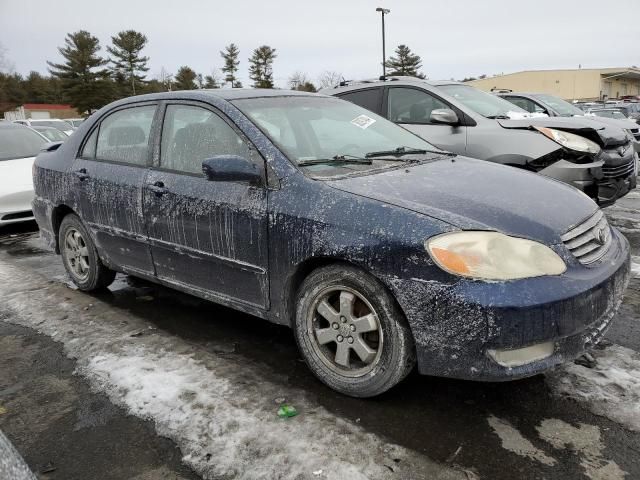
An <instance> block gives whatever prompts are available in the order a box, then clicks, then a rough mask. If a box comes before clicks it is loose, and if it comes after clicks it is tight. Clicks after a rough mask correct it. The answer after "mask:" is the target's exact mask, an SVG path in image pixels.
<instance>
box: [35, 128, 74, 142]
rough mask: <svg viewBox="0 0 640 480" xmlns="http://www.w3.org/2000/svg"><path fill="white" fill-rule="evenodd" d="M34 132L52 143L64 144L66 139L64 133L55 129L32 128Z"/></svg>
mask: <svg viewBox="0 0 640 480" xmlns="http://www.w3.org/2000/svg"><path fill="white" fill-rule="evenodd" d="M33 129H34V130H36V131H37V132H39V133H41V134H42V135H44V136H45V137H47V138H48V139H49V140H51V141H52V142H64V141H65V140H66V139H67V138H69V137H68V136H67V134H66V133H64V132H61V131H60V130H58V129H57V128H53V127H33Z"/></svg>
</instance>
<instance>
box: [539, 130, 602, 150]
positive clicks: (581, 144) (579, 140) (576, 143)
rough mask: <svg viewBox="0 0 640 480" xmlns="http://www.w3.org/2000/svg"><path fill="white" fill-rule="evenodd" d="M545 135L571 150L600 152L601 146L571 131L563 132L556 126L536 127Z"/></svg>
mask: <svg viewBox="0 0 640 480" xmlns="http://www.w3.org/2000/svg"><path fill="white" fill-rule="evenodd" d="M534 128H535V129H536V130H538V131H539V132H540V133H542V134H543V135H544V136H546V137H548V138H550V139H551V140H553V141H554V142H556V143H559V144H560V145H562V146H563V147H565V148H568V149H569V150H575V151H577V152H585V153H593V154H596V153H600V146H599V145H598V144H597V143H595V142H592V141H591V140H588V139H586V138H584V137H581V136H580V135H575V134H573V133H569V132H563V131H562V130H556V129H554V128H546V127H534Z"/></svg>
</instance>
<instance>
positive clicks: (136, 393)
mask: <svg viewBox="0 0 640 480" xmlns="http://www.w3.org/2000/svg"><path fill="white" fill-rule="evenodd" d="M0 298H2V299H3V303H2V304H0V308H2V309H9V310H10V311H12V314H11V321H12V322H16V323H19V324H21V325H24V326H27V327H30V328H34V329H36V330H38V331H40V332H41V333H44V334H45V335H49V336H54V335H55V337H56V340H57V341H59V342H61V343H62V344H63V345H64V348H65V352H66V353H67V355H68V356H69V357H71V358H74V359H75V360H76V362H77V363H76V365H77V367H76V368H77V372H78V373H79V374H81V375H83V376H84V377H86V378H87V380H88V381H89V382H90V384H91V386H92V388H93V389H94V390H96V391H100V392H104V393H106V394H107V395H108V396H109V398H110V400H111V401H112V402H113V403H115V404H117V405H120V406H122V407H124V408H126V409H127V410H128V411H129V412H131V413H132V414H134V415H136V416H139V417H142V418H145V419H149V420H152V421H153V422H154V424H155V426H156V429H157V431H158V433H159V434H161V435H164V436H167V437H169V438H171V439H172V440H174V441H175V442H176V444H177V445H178V446H179V447H180V449H181V451H182V452H183V455H184V457H183V460H184V462H185V463H187V464H188V465H190V466H191V467H192V468H193V469H194V470H195V471H196V472H197V473H198V474H200V475H201V476H202V477H203V478H205V479H213V478H216V479H217V478H234V479H238V480H240V479H252V480H262V479H264V480H267V479H269V480H271V479H274V478H278V479H282V480H284V479H303V478H311V476H312V475H314V473H313V472H320V471H321V472H322V473H321V474H319V475H314V476H315V477H316V478H323V479H345V478H348V479H350V480H365V479H391V478H411V479H415V480H420V479H424V480H426V479H434V480H435V479H442V480H454V479H467V478H469V476H468V475H469V473H468V472H463V471H461V470H457V469H455V468H451V467H447V466H442V465H439V464H437V463H435V462H433V461H431V460H430V459H429V458H428V457H425V456H424V455H421V454H419V453H417V452H414V451H411V450H407V449H405V448H403V447H400V446H398V445H395V444H390V443H388V442H386V441H385V440H384V439H383V438H381V437H379V436H377V435H374V434H371V433H369V432H367V431H366V430H364V429H363V428H362V427H360V426H358V425H356V424H353V423H350V422H347V421H345V420H342V419H340V418H338V417H336V416H334V415H333V414H331V413H330V412H328V411H327V410H325V409H324V408H322V407H320V406H318V405H317V404H316V403H315V402H314V401H313V400H311V399H309V398H307V397H306V395H305V392H304V391H301V390H298V389H295V388H292V387H290V386H288V385H287V382H286V379H282V381H278V380H277V379H270V378H266V375H265V368H266V367H264V366H262V367H261V366H260V365H255V364H252V363H250V362H247V361H246V359H244V358H243V357H241V356H237V357H236V356H230V355H217V354H215V352H211V351H210V350H208V349H207V348H205V347H203V346H199V345H194V344H193V343H190V342H188V341H184V340H182V339H181V338H179V337H176V336H173V335H170V334H168V333H165V332H163V331H162V330H160V329H149V326H150V325H149V323H148V322H147V321H145V319H144V318H141V317H137V316H135V315H134V314H132V313H131V312H128V311H124V310H120V309H118V308H116V307H114V306H112V305H109V304H106V303H104V302H102V301H101V300H100V299H99V298H94V297H90V296H87V295H85V294H83V293H81V292H78V291H73V290H69V289H68V288H66V287H64V286H63V285H60V284H52V283H49V282H48V280H47V279H45V278H42V277H40V276H39V275H37V274H34V273H29V272H27V271H25V270H24V269H19V268H16V267H14V266H12V265H10V264H8V263H6V262H4V261H2V259H0ZM89 305H90V308H89ZM85 307H87V308H88V310H85ZM141 331H144V332H145V334H144V335H138V334H139V332H141ZM134 334H135V335H134ZM132 335H134V336H132ZM278 397H286V400H287V402H289V403H292V404H293V405H295V406H296V408H297V409H298V411H299V412H300V415H298V416H297V417H294V418H291V419H286V420H285V419H280V418H278V417H277V416H276V410H277V405H276V404H275V403H274V399H275V398H278Z"/></svg>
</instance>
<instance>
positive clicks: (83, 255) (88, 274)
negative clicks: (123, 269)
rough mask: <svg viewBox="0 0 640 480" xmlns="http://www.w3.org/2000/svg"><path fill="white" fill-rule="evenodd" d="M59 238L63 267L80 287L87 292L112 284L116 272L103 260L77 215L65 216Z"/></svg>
mask: <svg viewBox="0 0 640 480" xmlns="http://www.w3.org/2000/svg"><path fill="white" fill-rule="evenodd" d="M58 241H59V245H60V254H61V255H62V262H63V263H64V267H65V269H66V270H67V273H68V274H69V276H70V277H71V280H72V281H73V283H75V284H76V285H77V286H78V288H79V289H80V290H84V291H87V292H88V291H92V290H98V289H100V288H105V287H108V286H109V285H111V283H112V282H113V280H114V278H115V276H116V272H114V271H113V270H110V269H109V268H107V267H105V266H104V265H103V263H102V262H101V261H100V257H98V252H97V250H96V247H95V245H94V244H93V241H92V240H91V237H90V236H89V232H88V231H87V229H86V228H85V227H84V225H83V224H82V221H81V220H80V218H79V217H78V216H77V215H75V214H69V215H67V216H66V217H64V218H63V219H62V223H61V224H60V231H59V232H58Z"/></svg>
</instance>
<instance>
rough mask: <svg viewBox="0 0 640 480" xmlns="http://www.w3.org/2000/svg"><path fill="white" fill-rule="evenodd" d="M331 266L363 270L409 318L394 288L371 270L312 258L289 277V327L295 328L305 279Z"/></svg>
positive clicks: (335, 259) (286, 301)
mask: <svg viewBox="0 0 640 480" xmlns="http://www.w3.org/2000/svg"><path fill="white" fill-rule="evenodd" d="M329 265H345V266H349V267H352V268H356V269H358V270H361V271H362V272H364V273H366V274H367V275H370V276H371V277H373V278H375V279H376V280H377V281H378V282H380V284H381V285H382V286H383V287H384V288H385V289H386V290H387V291H388V292H389V295H390V296H391V298H392V299H393V301H394V302H395V303H396V306H397V307H398V309H399V311H400V312H401V313H402V315H403V316H404V317H405V319H406V318H407V315H406V312H405V311H404V308H402V305H401V303H400V302H399V301H398V299H397V298H396V294H395V292H394V290H393V288H391V286H390V285H389V283H388V282H386V281H385V280H384V278H381V277H380V276H378V275H375V274H374V273H373V272H372V271H371V270H370V269H368V268H366V267H364V266H362V265H360V264H358V263H355V262H352V261H350V260H346V259H344V258H341V257H331V256H319V257H311V258H308V259H306V260H304V261H302V262H300V263H299V264H298V265H296V267H295V269H294V271H293V273H292V274H291V275H290V276H289V278H288V280H287V285H286V288H285V289H284V292H285V294H286V298H284V299H283V301H284V305H285V306H286V311H285V318H286V319H287V324H288V325H289V326H291V327H293V325H294V322H295V318H294V315H295V311H296V305H295V302H296V298H297V296H298V292H299V290H300V287H301V286H302V282H304V279H305V278H307V277H308V276H309V275H310V274H311V273H312V272H314V271H315V270H317V269H319V268H322V267H326V266H329ZM407 323H408V319H407Z"/></svg>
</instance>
